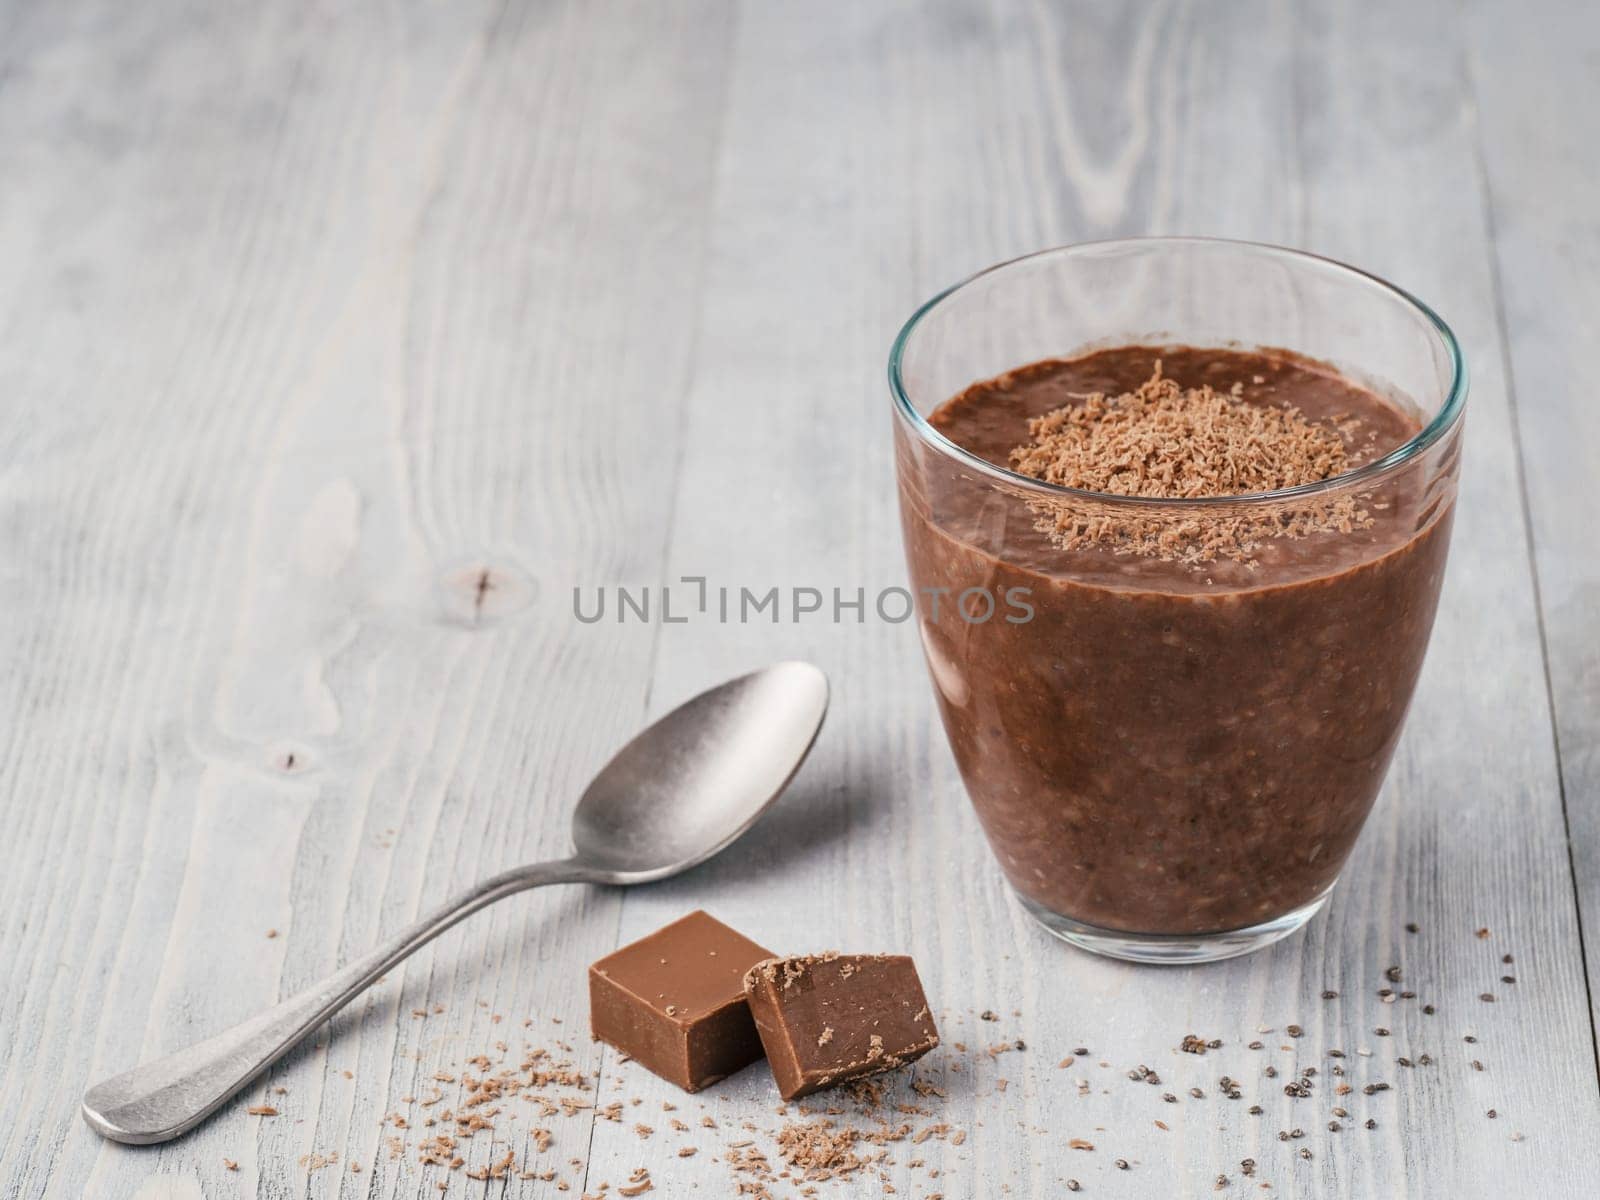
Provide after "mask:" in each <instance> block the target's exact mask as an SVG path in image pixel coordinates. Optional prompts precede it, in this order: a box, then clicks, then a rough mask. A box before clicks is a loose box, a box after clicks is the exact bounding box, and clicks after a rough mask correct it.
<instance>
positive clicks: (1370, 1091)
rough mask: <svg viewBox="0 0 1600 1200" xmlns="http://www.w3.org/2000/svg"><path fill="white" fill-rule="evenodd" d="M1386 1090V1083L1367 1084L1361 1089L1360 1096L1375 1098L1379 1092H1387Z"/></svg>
mask: <svg viewBox="0 0 1600 1200" xmlns="http://www.w3.org/2000/svg"><path fill="white" fill-rule="evenodd" d="M1388 1090H1389V1085H1388V1084H1387V1083H1369V1084H1367V1086H1366V1087H1364V1088H1362V1089H1361V1094H1362V1095H1363V1096H1375V1095H1377V1094H1378V1093H1379V1092H1387V1091H1388Z"/></svg>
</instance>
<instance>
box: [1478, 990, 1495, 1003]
mask: <svg viewBox="0 0 1600 1200" xmlns="http://www.w3.org/2000/svg"><path fill="white" fill-rule="evenodd" d="M1478 999H1479V1000H1482V1001H1483V1002H1484V1003H1485V1004H1493V1003H1494V993H1493V992H1484V993H1483V994H1482V995H1480V996H1479V997H1478Z"/></svg>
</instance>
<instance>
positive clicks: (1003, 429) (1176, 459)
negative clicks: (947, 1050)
mask: <svg viewBox="0 0 1600 1200" xmlns="http://www.w3.org/2000/svg"><path fill="white" fill-rule="evenodd" d="M1162 380H1166V381H1170V383H1171V384H1172V385H1176V386H1175V387H1169V388H1168V390H1167V392H1165V393H1162V398H1161V400H1160V405H1164V406H1165V407H1163V408H1161V411H1160V412H1159V413H1157V412H1155V410H1156V408H1157V407H1159V406H1158V405H1157V403H1156V401H1154V400H1152V399H1151V396H1152V395H1154V391H1153V390H1152V389H1154V388H1156V386H1157V385H1160V384H1161V381H1162ZM1162 386H1165V385H1162ZM1141 389H1146V390H1145V391H1141ZM1206 389H1209V391H1206ZM1180 390H1182V392H1183V394H1182V395H1179V394H1178V393H1179V391H1180ZM1202 391H1204V392H1205V403H1206V404H1209V405H1211V406H1212V408H1214V409H1215V410H1216V412H1218V413H1220V414H1221V417H1222V418H1224V419H1226V420H1228V421H1233V422H1235V424H1236V427H1235V428H1234V429H1233V430H1232V431H1231V432H1230V433H1229V435H1228V436H1230V437H1232V438H1234V441H1233V442H1229V443H1227V444H1226V445H1223V444H1222V443H1221V442H1219V443H1218V445H1219V446H1221V447H1222V448H1221V449H1217V450H1214V449H1212V448H1211V446H1210V444H1209V443H1207V444H1206V445H1205V446H1203V447H1200V448H1199V449H1197V446H1196V444H1190V443H1189V442H1186V441H1185V439H1194V438H1199V437H1201V436H1202V433H1206V432H1207V431H1208V430H1209V427H1207V430H1202V431H1201V433H1194V432H1186V430H1189V429H1190V428H1191V427H1190V426H1188V425H1185V424H1184V423H1183V422H1184V421H1186V420H1188V415H1187V414H1188V413H1189V412H1190V409H1186V408H1184V407H1183V406H1184V405H1186V404H1189V405H1191V408H1192V407H1193V404H1198V403H1199V401H1198V400H1197V399H1196V397H1197V396H1199V395H1200V392H1202ZM1091 396H1094V399H1092V400H1091V399H1090V397H1091ZM1108 397H1109V398H1120V401H1121V402H1122V404H1123V410H1120V411H1123V412H1124V415H1125V411H1126V410H1127V409H1128V405H1133V406H1134V407H1135V408H1138V404H1139V403H1141V402H1142V403H1144V404H1145V408H1144V409H1141V410H1139V419H1140V420H1145V421H1147V422H1158V423H1156V424H1149V425H1148V426H1147V427H1143V426H1141V427H1131V432H1127V431H1123V432H1122V433H1119V434H1118V437H1120V438H1121V440H1120V441H1119V440H1116V439H1115V438H1110V436H1109V435H1107V437H1106V438H1105V439H1102V441H1101V442H1099V443H1091V441H1090V440H1086V439H1090V438H1091V437H1092V436H1099V434H1100V433H1102V432H1104V431H1102V430H1100V429H1098V428H1096V427H1095V426H1096V425H1097V423H1098V422H1100V421H1102V420H1106V421H1110V420H1112V419H1113V415H1114V414H1113V415H1106V414H1108V413H1111V410H1115V409H1116V406H1117V403H1118V402H1117V401H1111V402H1107V401H1106V400H1105V398H1108ZM1136 397H1137V398H1142V401H1140V400H1136ZM1092 405H1100V406H1101V408H1102V409H1105V410H1106V411H1105V413H1102V411H1101V409H1092V410H1090V411H1086V406H1092ZM1195 411H1198V409H1196V410H1195ZM1208 411H1209V410H1208ZM1152 413H1155V415H1153V416H1152V415H1151V414H1152ZM1174 413H1176V414H1177V418H1176V419H1174V418H1173V414H1174ZM1047 414H1055V415H1054V416H1051V417H1048V418H1046V415H1047ZM1041 418H1046V419H1045V420H1043V421H1042V422H1041V420H1040V419H1041ZM1206 419H1207V420H1210V419H1211V418H1210V417H1207V418H1206ZM1175 420H1176V423H1174V421H1175ZM1241 421H1242V422H1244V423H1245V425H1244V426H1237V423H1238V422H1241ZM927 422H928V424H929V425H931V427H932V429H933V430H936V431H937V432H938V433H939V434H942V435H943V436H944V438H946V439H948V440H949V442H951V443H954V444H955V446H957V447H960V448H961V449H963V450H965V451H967V452H969V453H970V454H972V455H974V456H976V457H977V458H979V459H981V460H984V462H987V463H989V464H992V465H993V466H994V467H996V468H1003V469H1004V470H1005V471H1009V472H1012V474H1011V475H1010V476H1007V475H1005V474H1003V473H1002V472H998V471H997V472H985V471H984V470H982V468H981V467H975V466H974V464H972V463H970V462H967V461H965V460H963V459H962V458H961V457H960V456H959V455H951V454H949V453H948V451H946V450H942V449H941V448H939V447H938V446H937V445H936V444H935V443H934V442H931V441H929V440H928V439H926V437H925V436H924V435H923V434H921V433H919V432H918V431H916V430H915V429H913V428H912V427H911V425H910V424H909V423H908V422H906V421H901V422H899V423H898V424H897V447H898V466H899V476H900V500H901V515H902V521H903V527H904V535H905V545H906V553H907V558H908V561H909V565H910V571H911V576H912V580H913V583H914V585H915V588H916V590H917V592H918V616H919V627H920V630H921V633H922V638H923V645H924V649H925V652H926V655H927V659H928V664H929V669H930V673H931V675H932V678H933V681H934V685H935V692H936V694H937V698H938V705H939V709H940V712H941V715H942V717H943V720H944V725H945V728H946V731H947V732H948V734H949V739H950V744H951V747H952V749H953V750H954V753H955V758H956V761H957V763H958V764H959V767H960V770H961V774H962V777H963V779H964V781H965V783H966V786H967V790H968V791H969V792H970V794H971V797H972V800H973V803H974V805H975V806H976V809H977V812H978V815H979V817H980V819H981V822H982V825H983V828H984V830H985V832H986V834H987V835H988V838H989V841H990V843H991V845H992V846H993V848H994V851H995V853H996V855H997V856H998V858H999V860H1000V864H1001V866H1002V868H1003V869H1004V871H1005V874H1006V876H1007V877H1008V878H1009V880H1010V881H1011V883H1012V884H1013V886H1015V887H1016V888H1017V890H1018V891H1019V892H1020V893H1021V895H1022V896H1023V897H1024V899H1025V900H1026V901H1027V902H1028V903H1029V905H1030V907H1031V908H1033V910H1034V911H1035V912H1036V913H1039V914H1040V915H1042V916H1046V917H1047V923H1049V918H1059V919H1061V920H1062V924H1064V925H1065V926H1067V927H1068V928H1071V927H1074V926H1081V927H1084V928H1087V929H1089V930H1093V931H1108V932H1112V933H1129V934H1138V935H1171V936H1179V937H1181V936H1184V935H1207V934H1214V933H1220V932H1223V931H1233V930H1241V929H1247V928H1251V927H1256V926H1260V925H1262V924H1263V923H1267V922H1273V921H1276V920H1278V919H1280V918H1284V917H1286V916H1288V915H1290V914H1294V913H1296V912H1297V911H1299V910H1306V909H1308V906H1314V905H1315V904H1316V903H1317V902H1319V901H1320V899H1321V897H1322V896H1323V895H1324V894H1325V893H1326V892H1327V891H1328V889H1329V888H1330V887H1331V886H1332V884H1333V882H1334V880H1335V878H1336V877H1337V876H1338V874H1339V871H1340V868H1341V867H1342V866H1343V865H1344V862H1345V859H1346V858H1347V857H1348V855H1349V853H1350V851H1351V848H1352V846H1353V845H1354V844H1355V841H1356V838H1357V835H1358V834H1359V833H1360V830H1361V826H1362V823H1363V821H1364V820H1365V818H1366V816H1367V813H1368V811H1369V810H1370V808H1371V806H1372V803H1373V801H1374V799H1375V797H1376V796H1377V794H1378V789H1379V787H1380V785H1381V783H1382V781H1383V777H1384V773H1385V771H1386V769H1387V767H1388V764H1389V760H1390V756H1391V755H1392V754H1393V752H1394V749H1395V744H1396V742H1397V740H1398V738H1399V735H1400V729H1401V725H1402V722H1403V719H1404V716H1405V712H1406V708H1407V705H1408V704H1409V702H1410V700H1411V694H1412V690H1413V688H1414V686H1415V684H1416V681H1417V675H1418V671H1419V670H1420V668H1421V666H1422V660H1423V654H1424V651H1425V649H1426V647H1427V643H1428V635H1429V632H1430V629H1431V627H1432V624H1433V618H1434V610H1435V607H1436V604H1437V601H1438V597H1439V589H1440V581H1441V579H1442V576H1443V573H1444V568H1445V554H1446V548H1447V545H1448V541H1449V532H1450V523H1451V518H1452V515H1453V508H1454V503H1453V502H1454V481H1455V475H1456V466H1457V448H1458V442H1457V439H1456V437H1455V432H1456V431H1455V430H1452V431H1451V435H1450V437H1448V438H1447V439H1445V441H1444V442H1442V443H1441V445H1440V446H1439V447H1437V448H1436V452H1432V453H1429V454H1427V455H1424V456H1421V457H1420V458H1419V459H1417V460H1415V461H1413V462H1409V463H1406V464H1403V465H1401V466H1399V467H1397V468H1396V469H1394V470H1392V471H1391V470H1387V469H1385V470H1382V471H1380V472H1377V473H1373V472H1368V473H1367V474H1366V475H1365V476H1359V475H1358V476H1357V477H1356V479H1357V481H1358V482H1357V483H1355V484H1352V486H1351V487H1350V488H1348V489H1343V490H1340V489H1338V488H1334V489H1333V490H1331V491H1330V490H1329V489H1321V490H1318V489H1315V488H1314V489H1312V491H1311V492H1310V493H1306V494H1301V495H1299V496H1298V497H1296V496H1291V497H1288V498H1285V499H1283V500H1282V502H1280V503H1268V502H1265V501H1261V500H1250V501H1241V502H1240V503H1239V504H1237V505H1233V504H1231V502H1228V501H1221V502H1219V501H1218V500H1216V499H1214V498H1213V496H1214V494H1215V491H1216V489H1217V488H1218V487H1219V486H1223V487H1225V486H1226V483H1227V480H1228V479H1230V478H1233V477H1234V475H1233V473H1234V472H1235V468H1236V467H1237V468H1239V472H1238V478H1241V479H1250V478H1258V477H1259V478H1261V479H1268V480H1276V479H1278V478H1279V477H1278V475H1277V474H1274V472H1279V471H1280V470H1288V471H1291V472H1293V471H1299V472H1309V474H1304V475H1291V476H1285V478H1287V479H1288V480H1289V482H1288V485H1287V486H1293V485H1294V484H1295V483H1300V482H1303V481H1304V479H1306V478H1309V479H1315V480H1321V479H1325V478H1333V479H1335V481H1337V478H1338V476H1339V475H1340V474H1343V473H1348V472H1351V471H1356V470H1357V469H1358V468H1360V467H1362V466H1363V465H1364V464H1369V463H1373V462H1376V461H1377V460H1379V459H1381V458H1383V457H1384V456H1385V455H1387V454H1389V453H1390V452H1391V451H1394V450H1395V449H1396V448H1398V447H1400V446H1402V445H1403V444H1405V443H1407V442H1408V441H1410V440H1411V439H1412V438H1413V437H1414V436H1415V435H1416V434H1417V433H1418V431H1419V429H1420V428H1421V426H1422V424H1423V414H1421V413H1419V412H1417V411H1414V410H1413V409H1412V407H1411V406H1410V405H1409V404H1407V403H1405V402H1403V401H1397V400H1392V399H1390V398H1389V397H1387V396H1380V395H1379V394H1378V393H1377V392H1375V391H1373V390H1369V389H1368V388H1366V387H1364V386H1362V385H1360V384H1358V383H1357V382H1355V381H1354V380H1352V379H1351V378H1348V377H1346V376H1344V375H1341V374H1340V373H1338V372H1337V371H1336V370H1335V369H1333V368H1332V367H1329V366H1327V365H1324V364H1321V363H1318V362H1315V361H1312V360H1310V359H1307V358H1302V357H1299V356H1297V355H1294V354H1290V353H1288V352H1279V351H1271V350H1260V351H1254V350H1252V351H1245V350H1238V349H1213V348H1196V347H1193V346H1181V345H1180V346H1170V345H1161V346H1154V345H1128V346H1122V347H1117V348H1111V349H1103V350H1098V351H1096V352H1093V353H1088V354H1084V355H1082V356H1081V357H1076V358H1072V359H1068V360H1049V361H1041V362H1035V363H1033V364H1032V365H1029V366H1023V367H1020V368H1019V369H1016V370H1012V371H1010V372H1008V373H1006V374H1004V375H1002V376H999V377H997V378H993V379H989V380H987V381H985V382H980V383H976V384H974V385H972V386H970V387H968V388H966V390H964V391H962V392H961V393H960V394H959V395H955V396H953V397H950V398H948V399H946V400H945V401H944V402H943V403H942V404H939V405H938V406H937V407H936V408H933V410H932V411H931V412H930V413H928V415H927ZM1162 422H1164V423H1162ZM1255 426H1260V427H1261V429H1262V430H1264V431H1265V432H1263V433H1261V434H1260V436H1257V434H1256V433H1255V432H1254V431H1253V429H1254V427H1255ZM1143 428H1149V429H1156V430H1158V431H1161V432H1160V435H1159V436H1158V437H1156V438H1154V439H1153V440H1152V438H1151V437H1149V436H1148V435H1146V434H1141V432H1140V430H1141V429H1143ZM1240 428H1243V429H1244V432H1243V433H1242V434H1241V433H1240V431H1239V430H1240ZM1141 437H1143V438H1144V440H1143V441H1140V440H1139V439H1140V438H1141ZM1073 438H1078V439H1079V440H1078V441H1077V442H1073V441H1072V439H1073ZM1163 439H1164V440H1163ZM1274 439H1276V440H1274ZM1280 445H1289V446H1291V447H1292V450H1293V453H1292V454H1288V453H1283V454H1280V453H1279V452H1278V450H1277V449H1276V448H1275V447H1278V446H1280ZM1263 446H1265V447H1266V449H1262V447H1263ZM1241 448H1242V449H1241ZM1096 455H1098V456H1099V457H1098V458H1096V457H1095V456H1096ZM1236 459H1237V460H1240V461H1239V462H1236V461H1235V460H1236ZM1245 459H1248V461H1247V462H1244V461H1243V460H1245ZM1280 460H1281V461H1280ZM1291 460H1292V461H1291ZM1085 463H1087V464H1088V466H1087V467H1085V466H1084V464H1085ZM1174 464H1176V465H1174ZM1241 464H1242V465H1241ZM1245 468H1248V469H1245ZM1086 470H1087V471H1088V472H1089V474H1088V475H1087V476H1085V475H1084V474H1083V472H1084V471H1086ZM1096 470H1099V471H1102V472H1103V473H1104V478H1105V479H1108V480H1112V481H1114V482H1115V484H1116V486H1115V487H1114V488H1112V487H1107V488H1106V489H1105V490H1107V491H1116V492H1118V493H1119V494H1121V495H1129V494H1132V495H1142V496H1144V497H1147V498H1160V497H1163V496H1165V497H1169V498H1170V497H1172V496H1177V497H1187V498H1191V499H1192V500H1193V501H1194V502H1193V503H1192V504H1183V505H1173V504H1171V503H1155V504H1150V503H1145V504H1141V503H1140V502H1139V501H1138V500H1117V499H1114V498H1112V497H1109V496H1104V495H1100V496H1096V495H1092V494H1090V492H1091V491H1099V490H1100V489H1099V487H1096V486H1094V485H1092V484H1089V485H1086V484H1084V483H1082V482H1081V479H1083V478H1090V479H1095V478H1100V476H1096V475H1094V474H1093V472H1094V471H1096ZM1251 471H1255V472H1256V474H1255V475H1252V474H1251V473H1250V472H1251ZM1053 472H1054V473H1055V474H1054V475H1053V474H1052V473H1053ZM1263 472H1264V473H1263ZM1186 473H1187V474H1186ZM1017 474H1026V475H1029V476H1032V477H1034V478H1038V479H1041V480H1043V481H1044V483H1045V484H1049V483H1064V484H1066V485H1068V487H1074V486H1075V487H1077V488H1080V489H1082V488H1087V489H1088V490H1077V491H1071V490H1066V488H1062V487H1057V488H1051V487H1048V486H1029V484H1028V482H1027V481H1025V480H1020V479H1017ZM1196 479H1199V480H1200V484H1198V485H1197V484H1196V482H1195V480H1196ZM1282 486H1286V485H1285V484H1284V483H1282V482H1275V483H1270V484H1269V485H1268V486H1266V487H1254V488H1252V489H1251V492H1252V493H1254V492H1259V491H1274V490H1278V489H1279V488H1281V487H1282ZM1164 489H1180V490H1175V491H1174V490H1164ZM983 594H987V595H988V596H990V597H993V598H994V599H993V600H991V601H985V600H983V599H982V596H983ZM936 604H942V609H941V610H940V611H937V612H936V611H935V605H936ZM985 610H990V611H991V613H992V615H990V616H989V617H987V618H986V619H982V620H979V619H977V618H978V617H980V616H982V615H983V613H984V611H985Z"/></svg>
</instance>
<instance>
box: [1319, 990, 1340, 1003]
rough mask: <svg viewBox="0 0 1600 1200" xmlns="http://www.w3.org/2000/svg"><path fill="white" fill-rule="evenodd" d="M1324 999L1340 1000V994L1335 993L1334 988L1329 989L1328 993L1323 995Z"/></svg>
mask: <svg viewBox="0 0 1600 1200" xmlns="http://www.w3.org/2000/svg"><path fill="white" fill-rule="evenodd" d="M1322 998H1323V999H1324V1000H1337V999H1338V998H1339V993H1338V992H1336V991H1334V990H1333V989H1332V988H1329V989H1328V990H1327V991H1325V992H1323V993H1322Z"/></svg>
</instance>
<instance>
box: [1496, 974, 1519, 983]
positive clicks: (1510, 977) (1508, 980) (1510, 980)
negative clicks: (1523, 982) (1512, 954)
mask: <svg viewBox="0 0 1600 1200" xmlns="http://www.w3.org/2000/svg"><path fill="white" fill-rule="evenodd" d="M1516 981H1517V977H1516V976H1515V975H1502V976H1500V982H1501V983H1515V982H1516Z"/></svg>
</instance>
